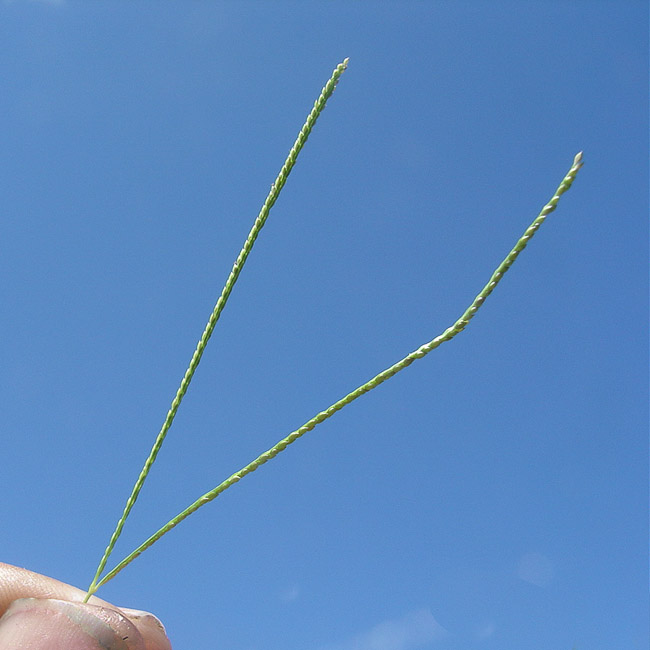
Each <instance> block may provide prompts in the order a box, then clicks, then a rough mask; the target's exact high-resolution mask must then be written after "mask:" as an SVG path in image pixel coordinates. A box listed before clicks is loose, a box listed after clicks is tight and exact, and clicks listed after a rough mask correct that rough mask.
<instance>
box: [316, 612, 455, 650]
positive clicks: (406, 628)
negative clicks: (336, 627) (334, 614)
mask: <svg viewBox="0 0 650 650" xmlns="http://www.w3.org/2000/svg"><path fill="white" fill-rule="evenodd" d="M447 635H448V632H447V630H445V628H444V627H442V625H440V623H438V621H436V619H435V618H434V617H433V615H432V614H431V612H430V611H429V610H428V609H426V608H423V609H418V610H415V611H413V612H410V613H408V614H406V615H405V616H403V617H401V618H394V619H389V620H387V621H383V622H381V623H378V624H377V625H375V626H374V627H372V628H370V629H369V630H366V631H365V632H360V633H358V634H355V635H354V636H352V637H351V638H349V639H346V640H344V641H342V642H340V643H335V644H333V645H327V646H323V647H321V648H320V649H319V650H410V649H411V648H421V647H424V646H425V645H428V644H430V643H431V642H432V641H438V640H440V639H442V638H444V637H445V636H447Z"/></svg>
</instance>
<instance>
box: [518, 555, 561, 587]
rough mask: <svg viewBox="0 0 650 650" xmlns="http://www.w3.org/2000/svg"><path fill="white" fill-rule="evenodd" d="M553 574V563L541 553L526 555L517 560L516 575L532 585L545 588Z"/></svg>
mask: <svg viewBox="0 0 650 650" xmlns="http://www.w3.org/2000/svg"><path fill="white" fill-rule="evenodd" d="M553 574H554V571H553V563H552V562H551V561H550V560H549V559H548V558H547V557H546V556H545V555H542V554H541V553H526V555H524V556H522V558H521V559H520V560H519V565H518V567H517V575H518V576H519V577H520V578H521V579H522V580H525V581H526V582H530V584H532V585H537V586H538V587H546V585H547V584H549V582H551V580H552V579H553Z"/></svg>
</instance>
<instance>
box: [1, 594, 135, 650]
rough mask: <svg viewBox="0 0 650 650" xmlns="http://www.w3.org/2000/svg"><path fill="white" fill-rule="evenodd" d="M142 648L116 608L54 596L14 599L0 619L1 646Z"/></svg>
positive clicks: (32, 648)
mask: <svg viewBox="0 0 650 650" xmlns="http://www.w3.org/2000/svg"><path fill="white" fill-rule="evenodd" d="M14 648H21V650H51V649H52V648H61V649H65V650H145V645H144V641H143V640H142V636H141V635H140V633H139V632H138V630H137V628H136V627H135V625H133V623H131V621H129V620H128V619H127V618H126V616H124V615H122V614H120V613H119V612H118V611H117V610H114V609H107V608H105V607H98V606H97V605H85V604H83V603H82V604H79V603H70V602H68V601H65V600H56V599H53V598H49V599H47V598H22V599H19V600H15V601H14V602H13V603H11V605H10V606H9V608H8V609H7V611H6V612H5V613H4V616H3V617H2V618H1V619H0V649H1V650H10V649H14Z"/></svg>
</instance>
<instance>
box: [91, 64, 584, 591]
mask: <svg viewBox="0 0 650 650" xmlns="http://www.w3.org/2000/svg"><path fill="white" fill-rule="evenodd" d="M347 64H348V59H345V60H344V61H343V62H342V63H340V64H339V65H338V66H337V67H336V69H335V70H334V72H333V74H332V76H331V78H330V80H329V81H328V82H327V83H326V84H325V86H324V88H323V90H322V92H321V94H320V96H319V97H318V99H317V100H316V102H315V103H314V108H313V109H312V111H311V113H310V114H309V116H308V117H307V121H306V122H305V124H304V125H303V127H302V129H300V133H299V134H298V137H297V139H296V141H295V143H294V145H293V147H292V148H291V150H290V151H289V155H288V156H287V159H286V161H285V163H284V165H283V166H282V169H281V170H280V173H279V174H278V177H277V178H276V179H275V182H274V183H273V185H271V190H270V192H269V194H268V196H267V197H266V200H265V201H264V204H263V206H262V209H261V210H260V213H259V215H258V216H257V219H255V222H254V224H253V227H252V228H251V230H250V232H249V234H248V237H247V238H246V241H245V243H244V246H243V248H242V250H241V251H240V253H239V255H238V256H237V259H236V260H235V263H234V264H233V267H232V270H231V271H230V275H229V276H228V279H227V280H226V283H225V285H224V288H223V290H222V292H221V295H220V296H219V299H218V300H217V303H216V305H215V307H214V310H213V311H212V314H211V315H210V318H209V320H208V323H207V325H206V327H205V330H204V331H203V334H202V336H201V339H200V340H199V343H198V345H197V347H196V350H195V351H194V354H193V355H192V359H191V361H190V364H189V366H188V368H187V370H186V372H185V375H184V376H183V379H182V381H181V384H180V386H179V388H178V391H177V392H176V395H175V397H174V399H173V401H172V403H171V407H170V409H169V411H168V413H167V417H166V418H165V421H164V423H163V426H162V428H161V430H160V432H159V433H158V436H157V437H156V440H155V442H154V445H153V447H152V449H151V452H150V453H149V456H148V457H147V460H146V461H145V463H144V466H143V468H142V471H141V472H140V475H139V476H138V479H137V481H136V483H135V485H134V486H133V489H132V491H131V494H130V495H129V498H128V499H127V501H126V505H125V507H124V511H123V513H122V516H121V517H120V519H119V520H118V522H117V525H116V527H115V531H114V532H113V534H112V535H111V539H110V541H109V543H108V546H107V547H106V550H105V551H104V555H103V556H102V559H101V561H100V563H99V566H98V568H97V572H96V573H95V577H94V578H93V581H92V583H91V584H90V586H89V587H88V591H87V593H86V597H85V600H86V601H87V600H88V599H89V598H90V597H91V596H92V595H93V594H94V593H95V592H96V591H97V590H98V589H99V587H101V586H102V585H103V584H105V583H106V582H108V581H109V580H111V579H112V578H114V577H115V576H116V575H117V574H118V573H119V572H120V571H121V570H122V569H124V567H126V566H127V565H128V564H130V563H131V562H132V561H133V560H134V559H135V558H136V557H138V556H139V555H140V554H141V553H143V552H144V551H145V550H146V549H148V548H149V547H150V546H151V545H153V544H154V543H155V542H156V541H157V540H159V539H160V538H161V537H162V536H163V535H164V534H165V533H167V532H169V531H170V530H171V529H172V528H174V527H175V526H177V525H178V524H179V523H180V522H181V521H183V519H185V518H186V517H189V515H191V514H192V513H193V512H195V511H196V510H198V509H199V508H200V507H201V506H203V505H205V504H206V503H209V502H210V501H212V500H213V499H215V498H216V497H218V496H219V495H220V494H221V493H222V492H223V491H224V490H227V489H228V488H229V487H230V486H231V485H233V484H234V483H237V482H238V481H240V480H241V479H242V478H243V477H244V476H246V475H247V474H250V473H251V472H253V471H255V470H256V469H257V468H258V467H259V466H260V465H263V464H264V463H266V462H267V461H268V460H271V459H272V458H274V457H275V456H277V455H278V454H279V453H280V452H281V451H283V450H284V449H286V448H287V447H288V446H289V445H290V444H291V443H293V442H295V441H296V440H297V439H298V438H300V437H301V436H303V435H304V434H305V433H307V432H308V431H311V430H312V429H313V428H314V427H315V426H316V425H318V424H320V423H321V422H323V421H325V420H327V419H328V418H329V417H331V416H332V415H334V413H336V412H337V411H339V410H341V409H342V408H343V407H344V406H347V405H348V404H349V403H350V402H352V401H354V400H355V399H357V397H361V395H363V394H365V393H367V392H369V391H371V390H372V389H373V388H376V387H377V386H379V384H381V383H383V382H384V381H386V380H387V379H390V378H391V377H392V376H393V375H396V374H397V373H398V372H399V371H400V370H403V369H404V368H406V367H407V366H409V365H411V363H413V362H414V361H415V360H416V359H421V358H422V357H424V356H425V355H427V354H428V353H429V352H431V351H432V350H434V349H435V348H437V347H438V346H439V345H441V344H442V343H445V342H446V341H450V340H451V339H452V338H454V336H456V334H458V333H459V332H462V331H463V329H465V327H466V326H467V324H468V323H469V321H470V320H471V319H472V318H473V317H474V315H475V314H476V312H477V311H478V310H479V308H480V307H481V305H482V304H483V303H484V302H485V299H486V298H487V297H488V296H489V295H490V294H491V293H492V291H494V288H495V287H496V286H497V284H498V283H499V281H500V280H501V278H502V277H503V275H504V274H505V272H506V271H507V270H508V269H509V268H510V267H511V266H512V264H513V263H514V261H515V260H516V259H517V256H518V255H519V253H521V251H522V250H523V249H524V248H525V247H526V245H527V244H528V242H529V241H530V239H531V238H532V237H533V235H534V234H535V233H536V232H537V230H538V229H539V227H540V226H541V225H542V223H543V222H544V221H545V219H546V217H547V216H548V215H549V214H550V213H551V212H552V211H553V210H555V208H556V207H557V204H558V201H559V200H560V197H561V196H562V194H564V192H566V191H567V190H568V189H569V188H570V187H571V184H572V183H573V181H574V180H575V177H576V175H577V173H578V170H579V169H580V167H581V166H582V152H580V153H578V154H577V155H576V156H575V158H574V161H573V164H572V166H571V168H570V169H569V171H568V172H567V174H566V176H565V177H564V178H563V179H562V182H561V183H560V185H559V187H558V188H557V190H556V191H555V194H554V195H553V197H552V198H551V200H550V201H549V202H548V203H547V204H546V205H545V206H544V207H543V208H542V211H541V212H540V213H539V215H538V216H537V218H536V219H535V220H534V221H533V222H532V224H531V225H530V226H528V228H527V229H526V231H525V232H524V234H523V235H522V236H521V237H520V239H519V240H518V241H517V243H516V244H515V246H514V248H513V249H512V250H511V251H510V252H509V253H508V255H507V256H506V257H505V259H504V260H503V262H501V264H499V266H498V267H497V269H496V270H495V271H494V273H493V274H492V277H491V278H490V280H489V281H488V283H487V284H486V285H485V286H484V287H483V289H482V290H481V291H480V293H479V294H478V295H477V296H476V298H474V300H473V301H472V303H471V305H470V306H469V307H468V308H467V309H466V310H465V311H464V312H463V314H462V315H461V316H460V318H458V320H456V322H455V323H454V324H453V325H451V326H450V327H448V328H447V329H446V330H444V331H443V332H442V333H441V334H439V335H438V336H436V337H435V338H433V339H432V340H431V341H429V342H428V343H425V344H424V345H421V346H420V347H419V348H417V349H416V350H414V351H413V352H411V353H410V354H408V355H407V356H405V357H404V358H403V359H401V360H400V361H398V362H397V363H395V364H393V365H392V366H390V367H389V368H387V369H386V370H384V371H382V372H380V373H379V374H377V375H375V376H374V377H373V378H372V379H370V380H369V381H367V382H366V383H365V384H362V385H361V386H359V387H358V388H357V389H356V390H354V391H352V392H351V393H349V394H348V395H346V396H345V397H343V398H342V399H340V400H338V401H337V402H334V404H332V405H331V406H329V407H328V408H326V409H325V410H324V411H321V412H320V413H318V414H317V415H315V416H314V417H313V418H311V419H310V420H308V421H307V422H305V424H303V425H302V426H301V427H300V428H298V429H296V430H295V431H293V432H291V433H290V434H289V435H288V436H286V437H285V438H283V439H282V440H280V441H279V442H278V443H277V444H276V445H274V446H273V447H271V448H270V449H268V450H267V451H265V452H264V453H262V454H260V455H259V456H258V457H257V458H256V459H255V460H253V461H252V462H250V463H249V464H248V465H246V466H245V467H243V468H242V469H240V470H239V471H238V472H235V473H234V474H232V476H230V477H229V478H227V479H226V480H225V481H223V482H222V483H220V484H219V485H217V487H215V488H214V489H212V490H210V491H209V492H207V493H206V494H204V495H203V496H201V497H199V498H198V499H197V500H196V501H195V502H194V503H192V504H191V505H190V506H188V507H187V508H186V509H185V510H183V511H182V512H181V513H180V514H178V515H176V516H175V517H174V518H173V519H171V520H170V521H169V522H168V523H166V524H165V525H164V526H163V527H162V528H161V529H160V530H158V531H157V532H156V533H154V534H153V535H152V536H151V537H149V539H147V540H146V541H145V542H143V543H142V544H141V545H140V546H138V548H137V549H135V550H134V551H133V552H132V553H130V554H129V555H128V556H127V557H126V558H124V559H123V560H122V561H121V562H120V563H119V564H117V565H116V566H115V568H114V569H112V570H111V571H109V572H108V573H106V574H105V575H104V576H103V577H102V573H103V572H104V569H105V568H106V563H107V561H108V558H109V556H110V555H111V553H112V551H113V548H114V547H115V544H116V542H117V540H118V538H119V536H120V535H121V533H122V529H123V527H124V523H125V521H126V519H127V517H128V516H129V514H130V512H131V510H132V508H133V506H134V505H135V502H136V500H137V498H138V495H139V494H140V490H141V489H142V486H143V485H144V482H145V480H146V478H147V475H148V474H149V471H150V470H151V467H152V465H153V463H154V461H155V460H156V457H157V455H158V452H159V451H160V448H161V447H162V444H163V442H164V440H165V437H166V436H167V433H168V431H169V428H170V427H171V425H172V422H173V421H174V417H175V416H176V412H177V411H178V408H179V406H180V404H181V401H182V400H183V397H184V395H185V393H186V392H187V389H188V387H189V385H190V382H191V381H192V377H193V376H194V372H195V370H196V368H197V366H198V365H199V363H200V361H201V357H202V355H203V352H204V350H205V347H206V345H207V343H208V341H209V339H210V336H211V335H212V332H213V331H214V328H215V325H216V324H217V321H218V320H219V317H220V315H221V312H222V311H223V308H224V307H225V305H226V302H227V301H228V298H229V296H230V294H231V292H232V289H233V287H234V285H235V283H236V282H237V279H238V277H239V274H240V273H241V270H242V268H243V266H244V264H245V262H246V259H247V258H248V255H249V254H250V251H251V250H252V248H253V245H254V243H255V240H256V239H257V236H258V235H259V233H260V231H261V229H262V227H263V226H264V224H265V222H266V219H267V218H268V215H269V212H270V210H271V208H272V207H273V205H274V204H275V202H276V200H277V198H278V196H279V194H280V192H281V191H282V188H283V187H284V185H285V183H286V181H287V178H288V176H289V174H290V173H291V170H292V169H293V167H294V165H295V163H296V159H297V158H298V154H299V153H300V151H301V150H302V148H303V146H304V144H305V142H306V141H307V138H308V137H309V134H310V133H311V131H312V129H313V127H314V125H315V124H316V121H317V119H318V117H319V115H320V114H321V112H322V111H323V109H324V108H325V104H326V103H327V101H328V99H329V98H330V97H331V96H332V93H333V92H334V89H335V88H336V85H337V83H338V81H339V79H340V77H341V75H342V74H343V72H344V71H345V69H346V68H347Z"/></svg>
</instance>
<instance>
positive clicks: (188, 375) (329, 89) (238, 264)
mask: <svg viewBox="0 0 650 650" xmlns="http://www.w3.org/2000/svg"><path fill="white" fill-rule="evenodd" d="M348 60H349V59H345V60H344V61H343V62H342V63H339V65H338V66H336V68H335V70H334V72H333V73H332V76H331V78H330V80H329V81H328V82H327V83H326V84H325V86H324V87H323V90H322V91H321V94H320V96H319V97H318V99H317V100H316V101H315V102H314V108H313V109H312V111H311V113H310V114H309V116H308V117H307V120H306V122H305V123H304V125H303V127H302V129H300V133H299V134H298V137H297V138H296V141H295V142H294V144H293V147H291V151H289V155H288V156H287V159H286V160H285V162H284V165H283V166H282V169H281V170H280V173H279V174H278V177H277V178H276V179H275V182H274V183H273V185H271V190H270V191H269V194H268V196H267V197H266V200H265V201H264V205H263V206H262V209H261V210H260V213H259V214H258V216H257V219H255V223H254V224H253V227H252V228H251V230H250V232H249V233H248V237H247V238H246V241H245V243H244V246H243V248H242V249H241V251H240V253H239V255H238V256H237V259H236V260H235V263H234V264H233V267H232V270H231V271H230V275H229V276H228V279H227V280H226V284H225V285H224V287H223V290H222V292H221V295H220V296H219V300H217V304H216V305H215V307H214V310H213V312H212V314H211V315H210V319H209V320H208V323H207V325H206V326H205V330H204V331H203V334H202V336H201V338H200V340H199V342H198V344H197V346H196V350H195V351H194V354H193V356H192V359H191V361H190V365H189V366H188V368H187V370H186V371H185V375H184V377H183V379H182V381H181V385H180V386H179V388H178V391H177V392H176V395H175V397H174V399H173V401H172V403H171V407H170V409H169V411H168V413H167V417H166V418H165V422H164V423H163V425H162V428H161V429H160V433H159V434H158V436H157V437H156V440H155V442H154V444H153V447H152V448H151V452H150V453H149V456H148V457H147V460H146V461H145V463H144V466H143V468H142V471H141V472H140V475H139V476H138V480H137V481H136V483H135V485H134V486H133V490H132V491H131V494H130V496H129V498H128V499H127V501H126V505H125V506H124V511H123V513H122V516H121V517H120V519H119V520H118V522H117V525H116V527H115V531H114V532H113V534H112V535H111V539H110V541H109V543H108V546H107V547H106V550H105V551H104V555H103V556H102V559H101V561H100V563H99V566H98V567H97V572H96V573H95V577H94V578H93V581H92V583H91V584H90V587H88V592H87V593H86V598H85V601H84V602H87V601H88V599H89V598H90V596H92V595H93V594H94V593H95V591H97V589H98V587H99V584H101V583H98V580H99V577H100V576H101V574H102V572H103V571H104V568H105V566H106V562H107V561H108V558H109V556H110V554H111V553H112V552H113V548H114V547H115V544H116V542H117V540H118V538H119V536H120V535H121V534H122V528H123V527H124V522H125V521H126V519H127V517H128V516H129V513H130V512H131V509H132V508H133V506H134V505H135V502H136V500H137V498H138V495H139V494H140V490H141V489H142V486H143V485H144V482H145V480H146V478H147V475H148V474H149V470H150V469H151V466H152V465H153V463H154V461H155V460H156V457H157V456H158V452H159V451H160V448H161V447H162V444H163V442H164V440H165V437H166V436H167V432H168V431H169V428H170V427H171V425H172V422H173V421H174V417H175V416H176V412H177V411H178V407H179V406H180V404H181V401H182V400H183V397H184V396H185V393H186V392H187V389H188V387H189V385H190V382H191V381H192V377H193V376H194V372H195V370H196V368H197V366H198V365H199V362H200V361H201V357H202V356H203V351H204V350H205V346H206V345H207V344H208V341H209V340H210V336H211V335H212V332H213V330H214V327H215V325H216V324H217V321H218V320H219V316H220V315H221V312H222V311H223V308H224V307H225V305H226V302H227V301H228V298H229V296H230V293H231V292H232V289H233V287H234V286H235V283H236V282H237V278H238V277H239V274H240V273H241V270H242V268H243V266H244V263H245V262H246V259H247V258H248V255H249V253H250V252H251V249H252V248H253V245H254V244H255V240H256V239H257V236H258V235H259V233H260V230H262V227H263V226H264V224H265V223H266V219H267V217H268V216H269V212H270V210H271V208H272V207H273V205H274V204H275V202H276V201H277V199H278V196H279V195H280V192H281V191H282V188H283V187H284V185H285V183H286V182H287V178H288V177H289V174H290V173H291V170H292V169H293V167H294V165H295V164H296V159H297V158H298V154H299V153H300V151H301V150H302V148H303V146H304V145H305V142H307V138H308V137H309V134H310V133H311V131H312V129H313V128H314V125H315V124H316V120H318V117H319V116H320V114H321V113H322V112H323V109H324V108H325V104H326V103H327V100H328V99H329V98H330V97H331V96H332V93H333V92H334V89H335V88H336V84H337V83H338V81H339V78H340V77H341V75H342V74H343V72H345V69H346V68H347V66H348Z"/></svg>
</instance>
